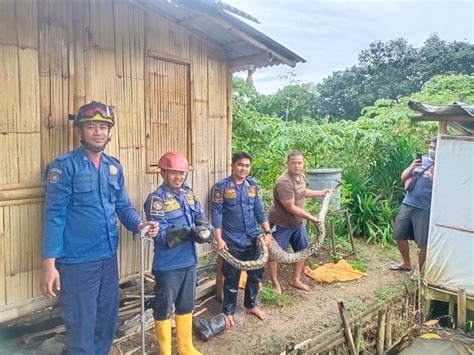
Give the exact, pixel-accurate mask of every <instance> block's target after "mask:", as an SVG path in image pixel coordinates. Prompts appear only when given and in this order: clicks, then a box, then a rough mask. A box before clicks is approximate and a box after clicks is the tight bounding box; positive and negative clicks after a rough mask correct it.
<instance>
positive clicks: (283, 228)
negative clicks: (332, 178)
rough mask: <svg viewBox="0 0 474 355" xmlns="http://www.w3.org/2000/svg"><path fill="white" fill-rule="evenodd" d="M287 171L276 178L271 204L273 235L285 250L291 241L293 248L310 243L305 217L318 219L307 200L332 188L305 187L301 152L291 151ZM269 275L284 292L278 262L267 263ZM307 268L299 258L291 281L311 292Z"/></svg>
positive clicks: (296, 248) (296, 286) (292, 284)
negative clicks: (303, 278)
mask: <svg viewBox="0 0 474 355" xmlns="http://www.w3.org/2000/svg"><path fill="white" fill-rule="evenodd" d="M287 165H288V170H287V171H285V172H284V173H283V174H282V175H281V176H280V177H279V178H278V180H277V181H276V183H275V186H274V188H273V203H272V205H271V207H270V211H269V213H268V217H269V219H270V222H271V224H272V225H275V227H276V230H275V231H274V232H273V238H274V239H275V240H276V242H277V243H278V244H279V245H280V247H281V248H282V249H283V250H286V249H287V248H288V244H291V247H292V249H293V251H295V252H297V251H300V250H302V249H304V248H306V247H307V246H308V235H307V233H306V228H305V226H304V224H303V220H304V219H307V220H309V221H311V222H313V223H317V222H319V220H318V218H317V217H316V216H313V215H311V214H310V213H308V212H306V211H305V210H304V199H305V198H308V197H323V196H324V195H326V194H327V193H328V191H329V189H325V190H309V189H307V188H306V178H305V176H304V156H303V153H301V152H299V151H292V152H290V153H289V154H288V160H287ZM267 265H268V275H269V278H270V281H271V282H272V285H273V288H274V289H275V290H276V292H277V293H279V294H281V293H282V291H283V289H282V287H281V284H280V281H279V280H278V264H277V262H275V261H269V262H268V264H267ZM303 268H304V260H301V261H298V262H297V263H295V264H294V266H293V274H292V276H291V279H290V281H289V284H290V285H291V286H293V287H295V288H298V289H301V290H303V291H309V286H308V285H306V284H304V283H302V282H301V280H300V277H301V273H302V271H303Z"/></svg>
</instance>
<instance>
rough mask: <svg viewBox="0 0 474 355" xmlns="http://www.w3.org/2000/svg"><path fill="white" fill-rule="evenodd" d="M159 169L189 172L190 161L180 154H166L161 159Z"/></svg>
mask: <svg viewBox="0 0 474 355" xmlns="http://www.w3.org/2000/svg"><path fill="white" fill-rule="evenodd" d="M158 167H159V168H160V169H162V170H175V171H185V172H188V171H189V163H188V159H186V157H185V156H184V155H183V154H182V153H180V152H166V153H165V154H163V155H162V156H161V158H160V161H159V162H158Z"/></svg>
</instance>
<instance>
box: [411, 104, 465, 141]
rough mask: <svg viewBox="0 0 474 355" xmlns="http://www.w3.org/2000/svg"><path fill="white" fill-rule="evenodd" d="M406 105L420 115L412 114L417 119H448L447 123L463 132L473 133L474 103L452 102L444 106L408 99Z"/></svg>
mask: <svg viewBox="0 0 474 355" xmlns="http://www.w3.org/2000/svg"><path fill="white" fill-rule="evenodd" d="M408 107H410V108H411V109H412V110H414V111H418V112H421V115H414V116H413V119H415V120H417V121H448V124H449V125H450V126H451V127H453V128H455V129H457V130H458V131H460V132H462V133H463V134H468V135H474V105H470V104H465V103H462V102H453V103H452V104H448V105H444V106H434V105H429V104H424V103H421V102H415V101H409V102H408Z"/></svg>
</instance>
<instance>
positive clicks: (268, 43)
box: [134, 0, 306, 71]
mask: <svg viewBox="0 0 474 355" xmlns="http://www.w3.org/2000/svg"><path fill="white" fill-rule="evenodd" d="M134 2H135V3H137V4H139V5H141V6H143V7H146V8H148V9H150V10H154V11H157V13H159V14H160V15H162V16H163V17H165V18H167V19H169V20H170V21H172V22H176V23H178V24H179V25H180V26H182V27H184V28H186V29H187V30H189V31H190V32H193V33H196V34H197V35H199V36H201V37H203V38H204V39H205V40H207V41H209V42H211V43H213V44H214V45H216V46H218V47H221V48H223V49H224V51H225V53H226V57H227V58H228V60H229V61H230V64H231V69H232V70H233V71H241V70H246V69H248V68H249V67H250V66H251V65H253V66H254V67H255V68H262V67H268V66H273V65H280V64H286V65H289V66H291V67H294V66H295V65H296V63H305V62H306V60H304V59H303V58H302V57H300V56H298V55H297V54H296V53H294V52H293V51H291V50H290V49H288V48H286V47H284V46H283V45H281V44H280V43H278V42H277V41H275V40H273V39H272V38H270V37H268V36H267V35H265V34H263V33H262V32H260V31H258V30H257V29H255V28H253V27H252V26H250V25H248V24H246V23H245V22H243V21H241V20H239V19H238V18H237V17H235V16H233V15H230V14H228V13H227V11H228V12H231V13H232V14H235V15H238V16H240V17H243V18H246V19H248V20H251V21H254V22H258V20H257V19H255V18H254V17H252V16H251V15H249V14H246V13H244V12H243V11H240V10H238V9H236V8H234V7H231V6H229V5H226V4H224V3H222V2H220V1H216V0H134Z"/></svg>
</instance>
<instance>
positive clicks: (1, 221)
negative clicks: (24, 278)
mask: <svg viewBox="0 0 474 355" xmlns="http://www.w3.org/2000/svg"><path fill="white" fill-rule="evenodd" d="M4 210H5V207H0V306H4V305H5V304H6V301H7V297H6V290H7V286H6V281H5V238H6V236H5V218H4Z"/></svg>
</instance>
